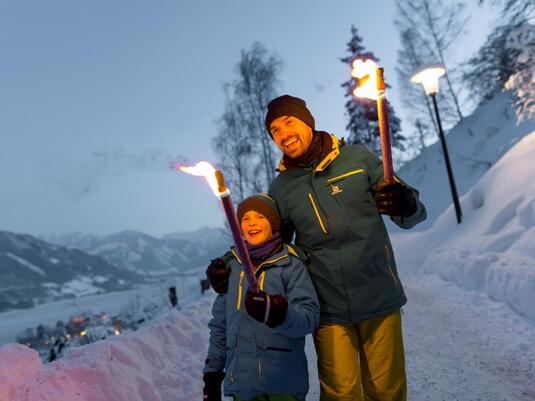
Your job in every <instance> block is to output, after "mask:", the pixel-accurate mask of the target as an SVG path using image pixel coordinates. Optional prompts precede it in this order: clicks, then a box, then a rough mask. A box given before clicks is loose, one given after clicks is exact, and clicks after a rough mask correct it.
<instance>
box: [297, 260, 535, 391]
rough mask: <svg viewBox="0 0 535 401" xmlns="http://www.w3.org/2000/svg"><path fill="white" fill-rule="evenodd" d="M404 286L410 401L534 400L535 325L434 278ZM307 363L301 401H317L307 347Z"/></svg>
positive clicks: (313, 360)
mask: <svg viewBox="0 0 535 401" xmlns="http://www.w3.org/2000/svg"><path fill="white" fill-rule="evenodd" d="M401 270H402V269H401ZM402 280H403V283H404V287H405V291H406V293H407V297H408V299H409V302H408V303H407V305H406V306H405V307H404V308H403V311H404V313H403V325H404V338H405V352H406V359H407V378H408V399H409V400H411V401H424V400H430V401H439V400H455V401H533V400H535V322H531V321H529V320H528V319H524V318H522V317H519V316H518V315H516V314H515V313H514V312H512V311H511V309H510V308H509V307H508V306H507V305H505V304H503V303H501V302H493V301H492V300H490V299H489V298H488V297H487V296H486V295H485V294H483V293H479V292H474V291H467V290H464V289H462V288H459V287H457V286H455V285H453V284H449V283H446V282H445V281H443V280H442V279H441V278H439V277H438V276H437V275H434V274H431V275H430V274H422V275H411V276H409V277H402ZM309 340H310V338H309ZM307 355H308V358H309V364H310V392H309V395H308V397H307V399H308V400H311V401H315V400H318V399H319V386H318V383H317V371H316V366H315V363H316V356H315V352H314V345H313V343H312V341H308V342H307Z"/></svg>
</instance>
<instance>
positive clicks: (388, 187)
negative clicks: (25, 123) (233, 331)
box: [208, 95, 426, 401]
mask: <svg viewBox="0 0 535 401" xmlns="http://www.w3.org/2000/svg"><path fill="white" fill-rule="evenodd" d="M265 123H266V129H267V130H268V133H269V134H270V135H271V137H272V138H273V140H274V141H275V143H276V145H277V146H278V147H279V149H280V150H281V151H282V152H283V157H282V159H281V161H280V163H279V167H278V169H277V170H278V171H279V175H278V176H277V177H276V178H275V180H274V181H273V182H272V183H271V185H270V188H269V195H270V196H271V197H272V198H274V199H275V201H276V202H277V204H278V207H279V209H280V214H281V217H282V219H283V225H284V232H285V233H286V239H288V238H291V236H292V235H293V233H295V244H296V245H297V246H298V247H299V248H301V249H302V250H303V251H304V252H305V253H306V254H307V255H308V256H309V258H310V264H309V266H308V268H309V272H310V276H311V278H312V281H313V283H314V285H315V287H316V291H317V293H318V298H319V301H320V326H319V328H318V329H317V331H316V333H315V334H314V344H315V347H316V352H317V354H318V375H319V380H320V389H321V396H320V400H321V401H331V400H332V401H334V400H337V401H345V400H347V401H349V400H351V401H353V400H380V401H385V400H396V401H397V400H405V399H406V393H407V386H406V378H405V357H404V350H403V338H402V332H401V314H400V309H401V307H402V306H403V305H404V304H405V303H406V300H407V299H406V297H405V294H404V291H403V287H402V285H401V282H400V280H399V277H398V275H397V270H396V264H395V261H394V255H393V252H392V246H391V244H390V240H389V237H388V233H387V231H386V228H385V225H384V222H383V220H382V217H381V214H386V215H389V216H391V219H392V220H393V221H394V222H395V223H396V224H397V225H398V226H400V227H403V228H411V227H413V226H414V225H415V224H417V223H419V222H421V221H423V220H425V218H426V211H425V207H424V205H423V204H422V203H421V202H420V201H419V200H418V192H417V191H416V190H415V189H413V188H411V187H409V186H408V185H406V184H405V183H403V182H402V181H401V180H399V179H398V178H397V177H396V179H395V181H394V182H385V181H383V167H382V162H381V160H380V159H379V158H378V157H377V156H375V155H374V154H373V153H371V152H370V151H369V150H368V149H367V148H366V147H365V146H363V145H347V144H345V143H344V142H343V140H339V139H338V138H336V137H335V136H334V135H332V134H328V133H326V132H322V131H316V130H315V121H314V117H313V116H312V114H311V113H310V111H309V110H308V109H307V107H306V103H305V101H303V100H302V99H299V98H296V97H292V96H289V95H284V96H280V97H278V98H276V99H273V100H272V101H271V102H270V103H269V105H268V111H267V114H266V120H265ZM222 264H223V263H221V262H219V263H214V264H212V265H211V268H210V267H209V269H208V274H209V276H211V281H213V282H214V283H215V282H219V283H220V282H221V280H218V279H217V278H218V277H219V278H221V277H224V274H225V273H224V271H223V269H222V268H221V266H222ZM216 265H218V266H219V267H217V266H216ZM217 285H218V284H216V286H217Z"/></svg>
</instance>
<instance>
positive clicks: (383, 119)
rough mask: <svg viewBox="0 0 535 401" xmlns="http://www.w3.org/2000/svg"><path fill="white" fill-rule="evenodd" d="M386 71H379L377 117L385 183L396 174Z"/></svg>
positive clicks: (380, 69)
mask: <svg viewBox="0 0 535 401" xmlns="http://www.w3.org/2000/svg"><path fill="white" fill-rule="evenodd" d="M383 72H384V70H383V69H382V68H378V69H377V72H376V74H377V92H378V93H377V95H378V96H377V116H378V120H379V134H380V136H381V155H382V157H383V175H384V180H385V181H392V180H393V178H394V172H393V170H394V169H393V167H392V143H391V142H390V125H389V122H388V103H387V101H386V90H385V80H384V77H383Z"/></svg>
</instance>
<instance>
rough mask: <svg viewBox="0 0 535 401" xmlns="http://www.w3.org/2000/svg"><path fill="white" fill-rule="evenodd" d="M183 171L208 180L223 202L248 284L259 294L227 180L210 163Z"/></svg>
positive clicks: (200, 164)
mask: <svg viewBox="0 0 535 401" xmlns="http://www.w3.org/2000/svg"><path fill="white" fill-rule="evenodd" d="M177 167H178V168H179V169H180V170H181V171H183V172H185V173H188V174H191V175H195V176H202V177H205V178H206V181H207V182H208V185H210V188H211V189H212V192H213V193H214V195H215V196H217V197H218V198H219V199H220V200H221V205H222V206H223V210H224V211H225V215H226V217H227V222H228V225H229V227H230V232H231V234H232V239H233V240H234V245H236V250H237V251H238V255H239V256H240V259H241V262H242V266H243V271H244V273H245V277H246V278H247V282H248V283H249V288H250V289H251V290H252V291H253V292H258V280H257V279H256V276H255V274H254V268H253V264H252V263H251V258H250V257H249V252H248V251H247V247H246V246H245V240H244V239H243V236H242V233H241V229H240V224H239V222H238V218H237V216H236V212H235V210H234V206H233V205H232V200H231V199H230V191H229V190H228V188H227V185H226V184H225V179H224V177H223V173H222V172H221V170H216V169H215V168H214V167H212V165H211V164H210V163H208V162H199V163H197V164H196V165H195V166H194V167H186V166H177Z"/></svg>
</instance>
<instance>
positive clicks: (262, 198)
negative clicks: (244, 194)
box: [238, 193, 281, 233]
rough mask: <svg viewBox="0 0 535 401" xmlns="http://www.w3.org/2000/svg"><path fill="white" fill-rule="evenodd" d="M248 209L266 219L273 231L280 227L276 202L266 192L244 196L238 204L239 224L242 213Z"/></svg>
mask: <svg viewBox="0 0 535 401" xmlns="http://www.w3.org/2000/svg"><path fill="white" fill-rule="evenodd" d="M249 210H254V211H255V212H258V213H260V214H261V215H262V216H264V217H265V218H266V219H268V221H269V224H270V225H271V231H272V232H273V233H276V232H278V231H279V230H280V229H281V218H280V214H279V209H277V204H276V203H275V201H274V200H273V198H271V197H270V196H268V195H266V194H262V193H259V194H255V195H252V196H249V197H248V198H245V199H244V200H243V202H241V203H240V204H239V205H238V222H239V223H240V225H241V219H242V218H243V215H244V214H245V213H247V212H248V211H249Z"/></svg>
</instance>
